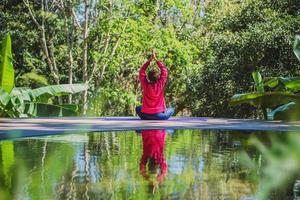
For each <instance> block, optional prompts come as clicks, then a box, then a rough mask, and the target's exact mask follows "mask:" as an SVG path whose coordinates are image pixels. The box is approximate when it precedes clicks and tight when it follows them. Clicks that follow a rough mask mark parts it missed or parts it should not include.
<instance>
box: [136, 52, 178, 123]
mask: <svg viewBox="0 0 300 200" xmlns="http://www.w3.org/2000/svg"><path fill="white" fill-rule="evenodd" d="M152 60H155V61H156V64H157V66H158V67H159V68H160V74H159V73H158V72H156V71H155V70H150V71H149V72H148V74H147V76H146V70H147V68H148V67H149V65H150V62H151V61H152ZM167 78H168V70H167V68H166V66H165V65H164V64H163V63H162V62H160V61H159V60H157V58H156V56H155V54H154V53H152V55H151V57H150V58H149V59H148V60H147V61H146V62H145V63H144V64H143V66H142V67H141V69H140V72H139V79H140V82H141V87H142V92H143V98H142V106H138V107H136V112H137V114H138V116H139V117H140V118H141V119H145V120H167V119H169V118H170V117H171V115H173V114H174V108H166V103H165V97H164V87H165V84H166V81H167Z"/></svg>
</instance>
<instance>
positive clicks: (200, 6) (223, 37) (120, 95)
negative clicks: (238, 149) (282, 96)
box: [0, 0, 300, 118]
mask: <svg viewBox="0 0 300 200" xmlns="http://www.w3.org/2000/svg"><path fill="white" fill-rule="evenodd" d="M7 32H10V34H11V38H12V47H13V59H14V60H13V64H14V69H15V71H16V80H15V83H16V86H18V87H31V88H36V87H41V86H45V85H51V84H64V83H86V84H88V85H89V89H88V90H87V91H84V92H82V93H81V94H75V95H69V96H67V97H63V99H62V100H63V102H66V103H72V104H80V105H82V108H83V114H87V115H92V116H95V115H96V116H99V115H135V106H137V105H139V104H140V100H141V91H140V86H139V82H138V79H137V76H138V70H139V68H140V66H141V65H142V64H143V62H144V61H145V59H146V56H147V54H148V53H149V52H150V51H151V50H152V49H155V51H156V52H157V57H158V58H159V59H160V60H161V61H162V62H164V63H165V64H166V66H167V67H168V69H169V78H168V82H167V85H166V91H165V95H166V102H167V105H168V106H173V107H175V110H176V114H177V115H191V116H211V117H236V118H237V117H238V118H246V117H248V118H258V117H261V116H262V113H261V112H260V111H259V110H256V109H255V108H254V107H252V106H250V105H240V106H236V107H231V106H229V105H228V103H229V99H230V97H231V96H232V95H234V94H235V93H241V92H243V91H252V90H253V89H254V86H253V81H252V78H251V73H252V72H253V71H260V73H261V74H262V75H263V76H264V77H275V76H299V70H300V65H299V62H298V60H297V58H296V57H295V56H294V53H293V41H294V38H295V35H297V34H300V1H298V0H243V1H239V0H205V1H204V0H201V1H200V0H189V1H188V0H165V1H162V0H142V1H140V0H104V1H99V0H66V1H63V0H39V1H37V0H1V2H0V38H2V37H3V36H4V34H5V33H7Z"/></svg>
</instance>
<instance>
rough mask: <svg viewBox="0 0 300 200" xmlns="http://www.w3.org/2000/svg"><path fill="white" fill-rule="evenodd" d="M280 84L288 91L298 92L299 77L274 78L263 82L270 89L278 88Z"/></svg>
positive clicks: (299, 86) (299, 87)
mask: <svg viewBox="0 0 300 200" xmlns="http://www.w3.org/2000/svg"><path fill="white" fill-rule="evenodd" d="M280 84H282V85H284V86H285V87H286V88H288V89H293V90H300V77H286V78H285V77H274V78H270V79H269V80H268V81H266V82H265V85H267V86H268V87H270V88H275V87H278V86H279V85H280Z"/></svg>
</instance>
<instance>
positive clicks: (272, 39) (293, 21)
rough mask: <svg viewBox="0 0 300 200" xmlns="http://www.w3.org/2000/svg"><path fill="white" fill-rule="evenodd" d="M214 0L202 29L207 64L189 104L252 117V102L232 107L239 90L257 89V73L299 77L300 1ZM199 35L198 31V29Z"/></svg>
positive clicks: (197, 109) (196, 110)
mask: <svg viewBox="0 0 300 200" xmlns="http://www.w3.org/2000/svg"><path fill="white" fill-rule="evenodd" d="M284 2H285V3H280V2H277V3H274V1H262V0H246V1H229V0H225V1H224V0H222V1H221V0H220V1H208V2H207V3H205V14H206V15H205V17H204V19H203V21H202V23H203V26H201V29H199V30H198V31H197V32H199V33H198V34H199V35H201V36H198V37H197V39H195V40H196V41H197V46H198V47H199V49H200V50H201V65H199V68H198V69H197V70H196V72H194V73H193V74H192V81H191V83H190V85H188V94H189V95H190V96H189V98H188V99H187V100H190V101H187V102H189V103H188V104H189V105H190V106H189V105H187V106H189V107H190V108H191V110H192V113H193V114H194V115H198V116H199V115H200V116H201V115H206V116H218V117H220V116H222V117H252V118H254V117H255V118H257V117H258V116H260V115H261V112H260V111H257V110H255V109H254V108H253V107H251V106H247V105H242V106H239V107H238V108H232V107H230V106H228V104H229V99H230V97H231V96H233V95H234V94H235V93H241V92H242V91H251V90H252V88H253V84H252V80H251V73H252V72H253V71H260V72H262V73H263V74H264V75H265V76H266V77H279V76H283V77H288V76H295V77H296V76H298V75H299V70H300V65H299V62H298V60H297V59H296V57H294V56H293V55H292V54H293V50H292V48H291V46H292V43H293V41H294V37H295V34H297V33H298V32H299V27H300V17H299V14H298V11H297V10H299V8H300V4H299V1H296V0H292V1H290V2H289V3H286V1H284ZM194 35H197V34H196V33H195V34H194Z"/></svg>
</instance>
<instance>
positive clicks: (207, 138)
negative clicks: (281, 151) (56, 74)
mask: <svg viewBox="0 0 300 200" xmlns="http://www.w3.org/2000/svg"><path fill="white" fill-rule="evenodd" d="M261 134H262V133H256V134H254V133H250V132H246V133H245V132H243V133H242V132H237V131H235V132H223V131H201V130H175V131H174V130H151V131H139V132H137V131H126V132H94V133H82V134H67V135H56V136H44V137H37V138H23V139H18V140H14V141H11V140H4V141H0V156H1V160H0V192H1V193H0V194H1V198H0V199H148V198H154V199H212V200H214V199H244V200H246V199H247V200H250V199H256V198H255V195H256V193H257V190H258V188H259V183H260V176H261V175H260V174H259V173H258V172H259V170H260V169H257V168H258V167H256V168H255V169H254V171H253V166H252V168H251V167H249V166H250V165H245V164H244V162H242V160H243V159H242V158H241V156H240V155H241V153H243V155H245V154H246V155H248V156H249V158H250V159H251V160H252V161H253V162H255V163H257V164H260V165H258V166H260V167H261V162H262V160H263V157H262V154H261V153H260V152H259V151H258V150H257V149H256V148H255V147H253V146H251V145H249V140H250V138H253V137H254V136H255V137H257V135H261ZM268 134H269V135H270V133H263V135H264V136H263V137H265V136H266V135H268ZM271 135H272V134H271ZM277 135H278V134H277ZM276 137H277V136H276ZM284 194H286V193H284ZM280 198H281V197H280V195H278V194H275V195H273V197H272V199H280Z"/></svg>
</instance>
